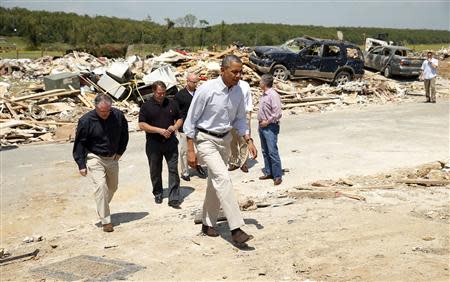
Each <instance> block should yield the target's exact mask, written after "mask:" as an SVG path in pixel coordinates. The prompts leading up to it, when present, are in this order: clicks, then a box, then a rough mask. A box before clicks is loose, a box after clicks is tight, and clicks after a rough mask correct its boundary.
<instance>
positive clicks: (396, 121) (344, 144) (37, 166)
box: [0, 101, 449, 207]
mask: <svg viewBox="0 0 450 282" xmlns="http://www.w3.org/2000/svg"><path fill="white" fill-rule="evenodd" d="M253 124H254V125H255V124H256V122H254V123H253ZM253 132H256V130H255V129H253ZM255 141H256V143H258V145H257V146H258V148H259V138H255ZM144 142H145V141H144V134H143V133H142V132H137V133H133V134H131V139H130V144H129V147H128V150H127V152H126V154H125V155H124V157H123V159H122V161H121V171H120V177H121V185H122V184H124V185H127V186H133V185H139V186H150V184H149V177H148V165H147V160H146V157H145V153H144ZM279 147H280V150H281V158H282V163H283V166H284V167H285V168H289V169H290V172H289V173H288V174H287V175H286V176H285V177H284V182H283V184H282V185H281V188H288V187H291V186H293V185H297V184H300V183H306V182H309V181H312V180H317V179H335V178H339V177H346V176H349V175H360V174H364V175H369V174H373V173H378V172H382V171H386V170H389V169H393V168H401V167H410V166H415V165H418V164H422V163H426V162H430V161H436V160H446V159H448V158H449V102H448V101H445V102H443V101H442V102H440V103H438V104H425V103H417V104H416V103H408V104H401V105H372V106H369V107H367V108H362V109H357V108H353V109H347V110H341V111H338V112H325V113H314V114H301V115H289V114H288V113H286V115H285V117H284V118H283V121H282V125H281V134H280V141H279ZM71 149H72V144H53V145H30V146H23V147H20V148H18V149H13V150H8V151H2V152H0V157H1V176H2V177H1V192H2V197H1V198H2V207H7V206H8V205H9V204H10V203H13V202H16V201H18V200H19V199H20V198H24V197H25V198H26V197H27V196H26V195H28V194H30V193H32V192H38V191H40V192H45V191H47V192H49V193H50V192H54V191H58V187H61V191H62V190H65V189H66V188H67V187H73V189H72V190H69V191H73V193H74V195H76V193H77V191H79V187H85V186H86V185H90V183H89V181H88V180H87V179H82V178H81V177H79V176H78V174H77V168H76V167H75V163H74V162H73V160H72V156H71ZM258 161H259V162H258V163H254V166H253V168H251V170H250V173H249V174H243V173H240V171H239V170H238V171H235V172H233V174H232V176H233V179H234V181H235V183H236V182H242V181H244V182H246V183H248V184H246V185H247V186H249V189H247V190H246V191H249V192H250V193H252V192H251V191H258V189H259V188H260V187H261V185H269V184H270V183H268V182H267V181H266V182H264V183H261V181H258V180H257V176H259V175H260V170H259V169H260V168H261V166H262V158H261V156H259V158H258ZM164 178H165V177H164ZM250 179H252V180H256V181H250V182H249V181H245V180H250ZM195 183H196V182H195V181H192V182H190V183H189V184H190V185H195ZM182 184H183V183H182ZM272 187H273V186H272ZM62 188H65V189H62Z"/></svg>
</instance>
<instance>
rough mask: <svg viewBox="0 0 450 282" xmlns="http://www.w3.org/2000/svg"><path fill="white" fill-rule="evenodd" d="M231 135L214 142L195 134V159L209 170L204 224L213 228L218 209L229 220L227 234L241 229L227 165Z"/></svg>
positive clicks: (210, 138) (211, 139) (239, 216)
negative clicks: (229, 231)
mask: <svg viewBox="0 0 450 282" xmlns="http://www.w3.org/2000/svg"><path fill="white" fill-rule="evenodd" d="M230 142H231V134H227V135H226V136H225V137H223V138H217V137H214V136H211V135H209V134H206V133H203V132H198V133H197V135H196V137H195V143H196V145H197V155H198V156H199V158H200V160H202V161H203V162H204V163H205V164H206V166H207V167H208V184H207V187H206V195H205V201H204V203H203V224H205V225H208V226H214V225H215V224H216V221H217V216H218V215H219V209H220V207H222V209H223V212H224V214H225V216H226V218H227V220H228V225H229V227H230V230H233V229H236V228H239V227H241V226H243V225H244V220H243V218H242V215H241V212H240V210H239V205H238V202H237V199H236V197H235V195H234V191H233V185H232V183H231V178H230V175H229V173H228V168H227V162H228V156H229V154H230Z"/></svg>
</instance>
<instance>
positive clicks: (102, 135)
mask: <svg viewBox="0 0 450 282" xmlns="http://www.w3.org/2000/svg"><path fill="white" fill-rule="evenodd" d="M127 144H128V122H127V120H126V119H125V116H124V115H123V113H122V112H121V111H120V110H118V109H115V108H111V113H110V114H109V116H108V118H107V119H106V120H104V119H102V118H100V117H99V116H98V115H97V113H96V112H95V110H92V111H90V112H88V113H86V114H85V115H83V116H82V117H81V118H80V120H79V121H78V126H77V134H76V136H75V142H74V144H73V158H74V159H75V161H76V162H77V164H78V168H79V169H85V168H86V156H87V154H88V153H89V152H90V153H93V154H95V155H98V156H103V157H110V156H113V155H114V154H119V155H122V154H123V153H124V152H125V150H126V148H127Z"/></svg>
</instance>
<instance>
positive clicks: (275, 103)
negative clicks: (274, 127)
mask: <svg viewBox="0 0 450 282" xmlns="http://www.w3.org/2000/svg"><path fill="white" fill-rule="evenodd" d="M270 107H271V111H270V113H269V118H268V121H269V123H277V122H278V121H279V120H280V119H281V116H282V114H283V111H282V110H281V99H280V95H278V93H276V92H275V91H274V93H272V94H271V95H270Z"/></svg>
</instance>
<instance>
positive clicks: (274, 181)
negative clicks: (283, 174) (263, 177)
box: [273, 178, 283, 186]
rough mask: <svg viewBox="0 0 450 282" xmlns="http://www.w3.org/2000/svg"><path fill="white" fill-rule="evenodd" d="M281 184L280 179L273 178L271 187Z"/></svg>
mask: <svg viewBox="0 0 450 282" xmlns="http://www.w3.org/2000/svg"><path fill="white" fill-rule="evenodd" d="M281 182H283V180H282V179H281V178H275V179H274V180H273V185H275V186H276V185H280V184H281Z"/></svg>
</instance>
